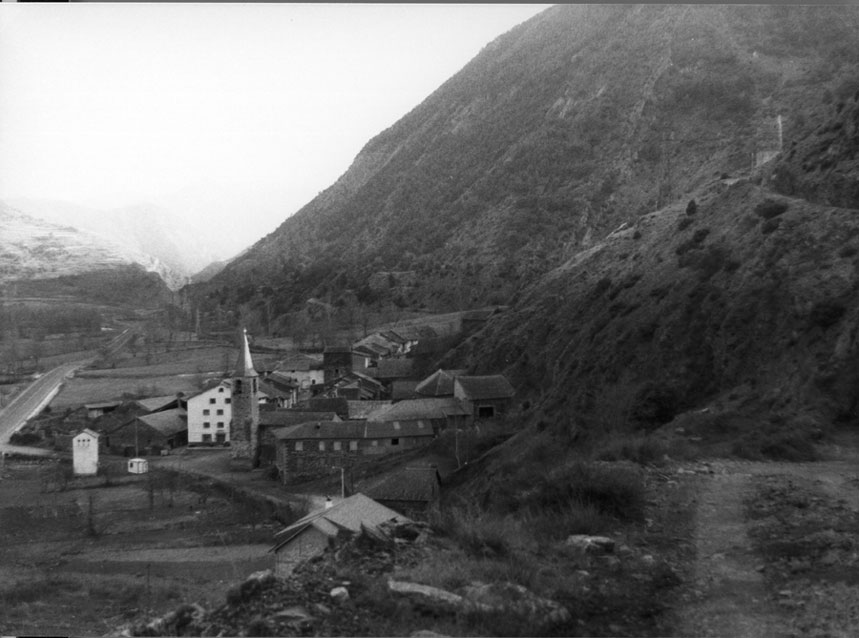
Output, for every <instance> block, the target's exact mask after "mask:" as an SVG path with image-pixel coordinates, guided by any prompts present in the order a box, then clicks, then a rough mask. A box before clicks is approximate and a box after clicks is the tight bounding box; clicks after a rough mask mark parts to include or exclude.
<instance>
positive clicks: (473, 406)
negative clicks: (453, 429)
mask: <svg viewBox="0 0 859 638" xmlns="http://www.w3.org/2000/svg"><path fill="white" fill-rule="evenodd" d="M515 393H516V391H515V390H514V389H513V386H512V385H510V382H509V381H508V380H507V379H506V378H505V377H504V375H501V374H494V375H488V376H481V377H456V378H455V379H454V382H453V396H455V397H456V398H457V399H459V400H461V401H462V403H463V405H465V406H466V407H467V408H468V411H469V413H470V414H471V415H472V416H473V417H474V418H475V419H491V418H493V417H496V416H501V415H503V414H505V413H506V412H507V410H508V409H509V408H510V402H511V400H512V399H513V395H514V394H515Z"/></svg>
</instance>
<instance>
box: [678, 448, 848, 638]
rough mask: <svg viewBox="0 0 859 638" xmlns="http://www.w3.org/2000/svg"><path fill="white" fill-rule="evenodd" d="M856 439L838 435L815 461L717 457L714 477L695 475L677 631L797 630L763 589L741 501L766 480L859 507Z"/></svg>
mask: <svg viewBox="0 0 859 638" xmlns="http://www.w3.org/2000/svg"><path fill="white" fill-rule="evenodd" d="M857 443H859V441H857V438H856V437H855V436H851V437H850V438H846V437H842V439H840V441H839V445H832V446H829V447H827V448H825V449H824V450H823V457H824V460H822V461H818V462H809V463H776V462H744V461H714V462H712V463H711V464H710V467H711V469H712V474H709V475H699V477H698V478H697V480H698V481H699V482H700V484H699V489H698V497H697V511H696V515H695V527H694V538H693V540H694V543H695V547H696V558H695V563H694V566H693V568H692V570H691V574H690V580H689V582H688V586H687V591H686V592H685V594H684V595H683V599H684V601H683V602H681V603H680V604H679V605H678V608H677V609H676V610H675V614H676V623H675V627H677V631H676V632H675V633H676V635H680V636H734V637H750V638H751V637H756V638H757V637H769V636H788V635H797V633H796V631H797V626H796V619H795V618H794V617H793V616H792V615H791V614H790V612H789V611H787V610H786V609H784V608H783V607H780V606H779V605H778V604H777V600H778V599H777V596H775V595H774V594H775V592H772V591H769V590H768V589H767V584H766V581H765V575H764V574H765V569H766V567H765V562H764V560H763V558H762V557H761V556H760V555H758V554H757V553H756V551H755V548H754V547H753V544H752V540H751V538H750V536H749V528H750V525H749V520H748V518H747V515H746V511H745V510H746V508H745V503H744V501H745V500H746V499H747V498H748V497H750V496H751V495H752V494H753V493H754V491H755V489H756V487H757V486H758V484H759V483H761V482H762V481H764V480H765V477H768V478H770V479H776V480H782V481H791V480H798V481H803V482H807V483H810V484H813V485H814V486H815V487H816V488H817V489H818V490H819V491H820V492H821V493H822V494H825V496H826V497H828V498H830V499H833V500H834V501H840V502H841V503H842V504H843V505H844V506H845V507H847V508H849V509H850V510H853V511H854V512H859V491H857V489H856V483H857V481H859V478H857V476H859V445H857ZM828 526H829V522H828V521H826V520H822V521H821V522H820V527H821V530H823V529H826V528H827V527H828ZM834 606H835V607H837V606H838V603H837V602H836V603H834ZM845 629H848V628H845ZM848 631H849V629H848ZM845 635H847V634H845Z"/></svg>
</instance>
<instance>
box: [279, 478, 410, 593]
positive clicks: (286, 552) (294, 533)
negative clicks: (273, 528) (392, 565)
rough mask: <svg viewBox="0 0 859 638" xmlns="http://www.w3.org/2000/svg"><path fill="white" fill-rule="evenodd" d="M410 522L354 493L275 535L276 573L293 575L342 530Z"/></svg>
mask: <svg viewBox="0 0 859 638" xmlns="http://www.w3.org/2000/svg"><path fill="white" fill-rule="evenodd" d="M388 521H396V522H398V523H408V522H410V519H409V518H408V517H406V516H403V515H402V514H400V513H399V512H395V511H394V510H392V509H390V508H388V507H385V506H384V505H382V504H380V503H377V502H376V501H374V500H373V499H371V498H369V497H367V496H365V495H364V494H360V493H359V494H353V495H352V496H350V497H349V498H345V499H343V500H341V501H340V502H338V503H335V504H334V505H332V506H331V507H328V508H325V509H320V510H316V511H315V512H311V513H310V514H308V515H307V516H305V517H304V518H301V519H299V520H298V521H296V522H295V523H293V524H292V525H290V526H289V527H286V528H285V529H282V530H281V531H279V532H278V533H277V534H275V536H274V540H275V544H274V547H272V549H271V551H272V552H274V556H275V568H274V571H275V576H278V577H280V578H283V577H286V576H289V575H290V574H291V573H292V570H293V569H295V566H296V565H297V564H298V563H299V562H302V561H305V560H308V559H310V558H313V557H315V556H318V555H320V554H322V552H324V551H325V548H326V547H328V544H329V541H330V540H331V539H332V538H335V537H336V536H337V535H338V534H339V533H340V532H341V531H347V532H352V533H354V534H357V533H360V532H361V531H362V530H364V529H367V530H371V531H372V530H375V529H376V528H377V527H378V526H379V525H381V524H382V523H386V522H388Z"/></svg>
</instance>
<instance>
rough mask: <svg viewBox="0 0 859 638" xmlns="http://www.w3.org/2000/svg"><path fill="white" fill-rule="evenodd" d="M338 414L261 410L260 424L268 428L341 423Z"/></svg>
mask: <svg viewBox="0 0 859 638" xmlns="http://www.w3.org/2000/svg"><path fill="white" fill-rule="evenodd" d="M339 420H340V418H339V417H338V416H337V413H336V412H309V411H306V410H282V409H281V410H260V413H259V424H260V426H267V427H284V426H287V425H298V424H299V423H307V422H308V421H339Z"/></svg>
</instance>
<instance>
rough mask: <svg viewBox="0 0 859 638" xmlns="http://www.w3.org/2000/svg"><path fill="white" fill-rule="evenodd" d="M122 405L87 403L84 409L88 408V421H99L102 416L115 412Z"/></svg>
mask: <svg viewBox="0 0 859 638" xmlns="http://www.w3.org/2000/svg"><path fill="white" fill-rule="evenodd" d="M120 405H121V402H120V401H105V402H103V403H87V404H85V405H84V407H85V408H86V416H87V418H88V419H97V418H98V417H100V416H101V415H102V414H107V413H108V412H113V411H114V410H116V408H118V407H119V406H120Z"/></svg>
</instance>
